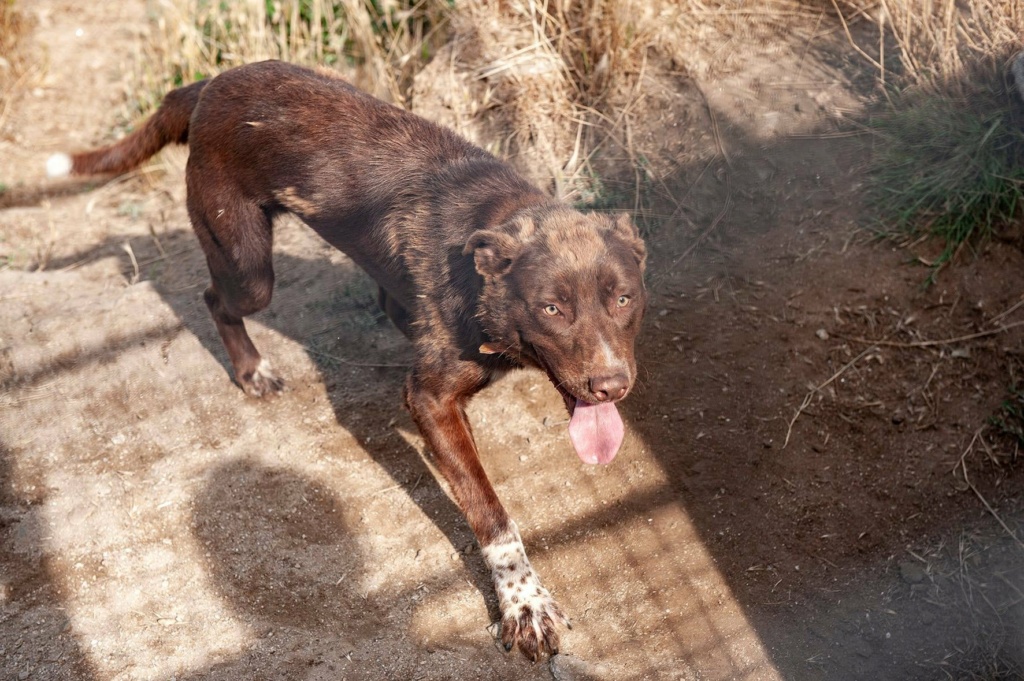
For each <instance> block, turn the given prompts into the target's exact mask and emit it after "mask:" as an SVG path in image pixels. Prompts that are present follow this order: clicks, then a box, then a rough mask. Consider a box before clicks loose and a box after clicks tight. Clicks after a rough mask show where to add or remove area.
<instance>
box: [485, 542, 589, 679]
mask: <svg viewBox="0 0 1024 681" xmlns="http://www.w3.org/2000/svg"><path fill="white" fill-rule="evenodd" d="M482 553H483V556H484V560H486V561H487V564H488V566H489V567H490V568H491V575H492V577H493V578H494V589H495V591H496V592H497V594H498V607H499V608H500V609H501V642H502V644H503V645H504V646H505V650H512V648H513V647H514V646H518V647H519V650H520V651H522V653H523V654H524V655H526V656H527V657H529V658H530V659H531V660H537V659H539V658H540V656H541V655H542V654H544V653H547V654H549V655H554V654H556V653H557V652H558V643H559V635H558V630H559V629H560V628H561V627H563V626H565V627H569V628H571V625H570V624H569V620H568V619H567V618H566V617H565V615H564V614H563V613H562V609H561V608H560V607H559V606H558V603H556V602H555V599H554V598H552V597H551V594H550V593H549V592H548V590H547V589H545V588H544V587H543V586H541V583H540V579H539V578H538V577H537V573H536V572H534V571H533V568H532V567H531V566H530V561H529V559H527V557H526V550H525V549H524V548H523V543H522V540H520V538H519V532H518V531H517V530H516V529H515V526H514V525H513V527H512V530H511V532H510V533H509V534H508V536H506V537H504V538H502V539H501V540H500V541H496V542H492V543H491V544H488V545H487V546H485V547H483V549H482Z"/></svg>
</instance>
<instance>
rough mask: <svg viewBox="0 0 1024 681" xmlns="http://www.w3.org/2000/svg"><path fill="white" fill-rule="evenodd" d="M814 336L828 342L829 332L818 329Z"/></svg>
mask: <svg viewBox="0 0 1024 681" xmlns="http://www.w3.org/2000/svg"><path fill="white" fill-rule="evenodd" d="M814 335H815V336H817V337H818V338H820V339H821V340H828V331H826V330H825V329H818V330H817V331H815V332H814Z"/></svg>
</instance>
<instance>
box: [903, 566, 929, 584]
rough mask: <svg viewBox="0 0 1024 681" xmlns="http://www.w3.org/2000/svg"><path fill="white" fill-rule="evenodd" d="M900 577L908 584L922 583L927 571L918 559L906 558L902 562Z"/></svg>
mask: <svg viewBox="0 0 1024 681" xmlns="http://www.w3.org/2000/svg"><path fill="white" fill-rule="evenodd" d="M900 577H902V578H903V581H904V582H906V583H907V584H920V583H921V582H923V581H924V578H925V571H924V568H923V567H921V564H920V563H918V562H916V561H910V560H905V561H903V562H902V563H900Z"/></svg>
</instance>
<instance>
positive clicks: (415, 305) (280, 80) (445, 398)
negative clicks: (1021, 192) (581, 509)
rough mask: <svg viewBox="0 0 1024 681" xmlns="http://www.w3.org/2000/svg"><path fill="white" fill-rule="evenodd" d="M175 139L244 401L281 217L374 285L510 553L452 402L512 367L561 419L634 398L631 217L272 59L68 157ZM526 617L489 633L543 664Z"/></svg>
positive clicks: (118, 168) (129, 162) (487, 533)
mask: <svg viewBox="0 0 1024 681" xmlns="http://www.w3.org/2000/svg"><path fill="white" fill-rule="evenodd" d="M172 142H179V143H186V142H187V143H188V145H189V151H190V155H189V160H188V167H187V176H186V179H187V185H188V210H189V216H190V218H191V220H192V224H193V227H194V229H195V232H196V234H197V236H198V238H199V241H200V243H201V245H202V248H203V251H204V252H205V254H206V258H207V262H208V264H209V269H210V275H211V279H212V283H211V285H210V287H209V289H207V291H206V294H205V299H206V303H207V305H208V307H209V308H210V312H211V314H212V315H213V318H214V321H215V323H216V325H217V329H218V331H219V332H220V335H221V339H222V340H223V342H224V345H225V347H226V349H227V351H228V354H229V356H230V359H231V363H232V365H233V367H234V371H235V378H236V380H237V381H238V383H239V384H240V385H241V386H242V388H243V389H244V390H245V391H246V392H247V393H249V394H251V395H257V396H258V395H263V394H265V393H268V392H274V391H276V390H278V389H280V387H281V385H282V384H281V381H280V379H278V378H277V377H276V376H275V375H274V374H273V373H272V372H271V371H270V369H269V365H267V364H266V362H264V361H263V360H262V358H261V356H260V354H259V352H258V351H257V350H256V348H255V347H254V346H253V344H252V341H251V340H250V339H249V336H248V334H247V333H246V331H245V326H244V322H243V318H244V317H246V316H247V315H250V314H253V313H255V312H257V311H259V310H261V309H263V308H265V307H266V306H267V305H268V304H269V303H270V299H271V294H272V290H273V283H274V271H273V265H272V262H271V243H272V221H273V218H274V216H276V215H278V214H279V213H282V212H284V211H290V212H293V213H295V214H296V215H298V216H299V217H300V218H302V219H303V220H304V221H305V222H306V223H307V224H308V225H309V226H310V227H312V228H313V229H314V230H316V231H317V233H318V234H320V235H321V236H322V237H323V238H324V239H326V240H327V241H328V242H330V243H331V244H333V245H335V246H336V247H337V248H339V249H341V250H343V251H344V252H345V253H347V254H348V255H349V256H350V257H351V258H352V259H353V260H354V261H355V262H356V263H358V264H359V265H360V266H361V267H362V268H363V269H364V270H366V272H367V273H368V274H370V276H372V277H373V278H374V279H375V280H376V281H377V283H378V284H379V285H380V298H379V300H380V304H381V308H382V309H384V310H385V311H386V313H387V315H388V316H389V317H390V318H391V319H392V321H393V322H394V323H395V324H396V326H397V327H398V328H399V329H401V330H402V332H403V333H405V334H406V335H407V336H408V337H409V338H410V340H411V341H412V342H413V344H414V346H415V351H416V360H415V366H414V369H413V371H412V373H411V375H410V376H409V379H408V382H407V384H406V388H405V401H406V404H407V406H408V408H409V409H410V411H411V413H412V416H413V418H414V420H415V421H416V423H417V425H418V426H419V428H420V430H421V431H422V433H423V435H424V437H425V438H426V440H427V442H428V444H429V447H430V451H431V452H432V455H433V457H434V460H435V462H436V465H437V467H438V469H439V470H440V471H441V473H442V474H443V475H444V477H445V479H446V480H447V481H448V483H449V485H450V487H451V490H452V492H453V494H454V496H455V498H456V500H457V502H458V504H459V505H460V507H461V508H462V510H463V512H464V513H465V515H466V518H467V520H468V522H469V524H470V526H471V527H472V529H473V532H474V533H475V534H476V537H477V539H478V540H479V542H480V544H481V546H483V547H486V546H488V545H490V544H491V543H492V542H495V541H498V540H499V539H500V540H501V541H507V538H508V537H509V536H514V537H518V535H517V534H516V533H515V532H514V524H513V523H512V522H511V520H510V518H509V516H508V514H507V513H506V512H505V509H504V508H503V507H502V505H501V502H500V501H499V500H498V497H497V495H496V494H495V492H494V489H493V487H492V486H491V484H490V481H489V480H488V479H487V475H486V473H485V472H484V469H483V467H482V466H481V463H480V459H479V456H478V453H477V448H476V444H475V442H474V440H473V436H472V434H471V432H470V425H469V421H468V420H467V418H466V412H465V406H466V403H467V402H468V400H469V399H470V397H472V396H473V395H474V394H475V393H476V392H478V391H479V390H480V389H482V388H483V387H484V386H485V385H487V384H488V383H489V382H490V381H491V380H492V379H493V378H494V377H495V376H497V375H499V374H500V373H502V372H504V371H506V370H509V369H513V368H516V367H521V366H535V367H539V368H541V369H543V370H544V371H546V372H547V373H548V375H549V376H550V377H551V380H552V381H553V382H554V383H555V385H556V386H557V387H558V389H559V391H560V392H561V394H562V396H563V397H564V399H565V401H566V405H567V406H568V407H569V409H570V410H571V409H572V408H573V406H574V404H575V400H576V399H582V400H584V401H587V402H592V403H593V402H599V401H606V400H615V399H619V398H621V397H622V396H624V395H625V394H626V392H628V390H629V387H630V386H631V385H632V382H633V380H634V378H635V376H636V370H635V362H634V359H633V342H634V339H635V337H636V334H637V332H638V330H639V326H640V320H641V317H642V315H643V311H644V307H645V301H646V298H645V296H646V294H645V291H644V284H643V276H642V273H643V263H644V256H645V254H644V246H643V242H642V241H641V240H640V238H639V237H638V235H637V231H636V228H635V227H634V226H633V225H632V223H631V222H630V221H629V219H628V218H626V217H625V216H620V217H617V218H612V217H607V216H603V215H599V214H582V213H579V212H577V211H575V210H573V209H571V208H570V207H568V206H566V205H564V204H561V203H559V202H556V201H554V200H552V199H550V198H549V197H547V196H545V195H544V194H543V193H542V192H540V191H539V190H538V189H536V188H535V187H533V186H531V185H530V184H529V183H528V182H527V181H526V180H524V179H523V178H522V177H521V176H519V175H518V174H517V173H516V172H515V171H513V170H512V169H511V168H510V167H509V166H508V165H506V164H505V163H503V162H501V161H499V160H498V159H496V158H494V157H493V156H491V155H490V154H488V153H486V152H484V151H483V150H481V149H479V148H477V147H474V146H472V145H471V144H469V143H468V142H466V141H465V140H463V139H462V138H460V137H458V136H457V135H455V134H453V133H452V132H450V131H448V130H446V129H444V128H441V127H439V126H437V125H434V124H432V123H430V122H428V121H426V120H424V119H422V118H419V117H417V116H415V115H413V114H410V113H408V112H405V111H402V110H400V109H397V108H395V107H392V106H390V105H388V104H385V103H383V102H381V101H379V100H376V99H374V98H372V97H370V96H369V95H367V94H365V93H363V92H360V91H359V90H357V89H355V88H354V87H352V86H351V85H349V84H347V83H345V82H343V81H341V80H339V79H337V78H335V77H333V76H330V75H327V74H324V73H319V72H314V71H310V70H307V69H303V68H300V67H297V66H293V65H289V64H285V63H281V62H263V63H259V64H253V65H250V66H245V67H240V68H237V69H234V70H231V71H228V72H226V73H224V74H222V75H220V76H218V77H216V78H214V79H213V80H210V81H202V82H199V83H195V84H193V85H189V86H187V87H184V88H181V89H179V90H176V91H174V92H171V93H170V94H168V95H167V97H166V99H165V100H164V103H163V105H162V106H161V107H160V109H159V110H158V111H157V113H156V114H155V115H154V116H153V117H152V118H150V119H149V120H148V121H147V122H146V123H145V124H144V125H143V126H142V127H141V128H140V129H139V130H138V131H137V132H136V133H134V134H133V135H131V136H129V137H127V138H126V139H125V140H123V141H122V142H120V143H118V144H115V145H112V146H110V147H107V148H105V149H100V150H97V151H92V152H87V153H83V154H77V155H75V156H74V157H73V165H72V168H73V172H74V173H76V174H89V173H106V172H124V171H126V170H129V169H131V168H134V167H137V166H138V165H139V164H140V163H142V161H144V160H145V159H146V158H148V157H149V156H151V155H152V154H154V153H156V152H157V151H158V150H159V149H160V148H161V147H162V146H164V145H165V144H169V143H172ZM552 305H553V306H555V307H554V308H552V307H550V306H552ZM552 310H554V311H555V312H552ZM494 350H496V352H494ZM609 358H611V359H609ZM612 359H614V362H612V361H611V360H612ZM501 538H504V539H501ZM524 560H525V556H524ZM538 593H539V592H538ZM549 615H550V616H549ZM536 616H537V617H538V618H539V619H538V620H537V621H538V622H539V625H537V626H538V627H539V631H540V635H539V637H538V636H537V635H536V633H535V632H534V633H530V632H532V631H533V630H532V629H530V627H528V626H526V625H527V624H528V623H524V622H515V621H510V618H508V617H505V618H504V620H503V632H502V640H503V641H504V642H506V645H507V646H508V647H510V646H511V645H512V644H514V643H515V644H518V645H519V647H520V648H521V649H522V650H523V652H524V653H526V654H527V655H528V656H530V657H531V658H534V659H536V658H537V656H538V655H539V654H542V653H544V652H553V651H554V650H555V649H556V648H557V645H558V634H557V631H555V625H554V621H558V620H559V617H560V616H559V617H555V616H554V614H553V613H537V614H536ZM528 630H529V631H528Z"/></svg>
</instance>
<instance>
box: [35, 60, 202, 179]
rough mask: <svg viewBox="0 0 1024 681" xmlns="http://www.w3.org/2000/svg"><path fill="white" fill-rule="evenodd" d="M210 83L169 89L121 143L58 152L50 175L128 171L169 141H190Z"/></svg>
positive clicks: (50, 161) (48, 170)
mask: <svg viewBox="0 0 1024 681" xmlns="http://www.w3.org/2000/svg"><path fill="white" fill-rule="evenodd" d="M208 82H209V81H207V80H201V81H199V82H197V83H192V84H191V85H186V86H185V87H183V88H178V89H177V90H173V91H172V92H169V93H168V94H167V95H166V96H165V97H164V101H163V103H162V104H160V108H159V109H157V110H156V113H155V114H153V115H152V116H150V118H149V119H148V120H147V121H146V122H145V123H143V124H142V127H140V128H139V129H138V130H136V131H135V132H133V133H132V134H130V135H128V136H127V137H125V138H124V139H123V140H121V141H120V142H115V143H114V144H111V145H109V146H106V147H102V148H100V149H93V150H92V151H83V152H80V153H77V154H73V155H71V156H68V155H67V154H54V155H53V156H51V157H50V158H49V159H48V160H47V161H46V174H47V175H49V176H50V177H65V176H67V175H105V174H111V173H126V172H128V171H129V170H134V169H135V168H138V167H139V166H140V165H142V164H143V162H144V161H146V159H148V158H150V157H151V156H153V155H154V154H156V153H157V152H158V151H160V150H161V149H163V148H164V147H165V146H167V145H168V144H171V143H177V144H187V143H188V123H189V119H191V118H192V110H193V109H195V108H196V103H197V102H199V93H200V92H202V90H203V88H204V87H206V84H207V83H208Z"/></svg>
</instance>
